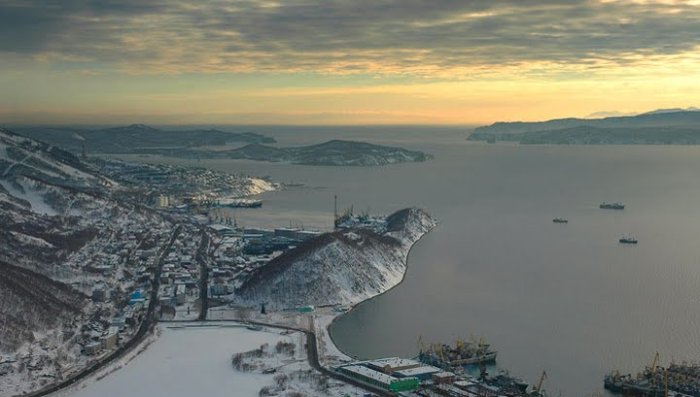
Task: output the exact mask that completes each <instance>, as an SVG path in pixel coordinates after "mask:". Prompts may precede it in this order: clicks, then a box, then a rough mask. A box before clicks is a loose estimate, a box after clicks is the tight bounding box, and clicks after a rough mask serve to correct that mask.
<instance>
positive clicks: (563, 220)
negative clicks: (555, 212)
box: [552, 218, 569, 223]
mask: <svg viewBox="0 0 700 397" xmlns="http://www.w3.org/2000/svg"><path fill="white" fill-rule="evenodd" d="M552 222H554V223H569V220H568V219H564V218H554V219H552Z"/></svg>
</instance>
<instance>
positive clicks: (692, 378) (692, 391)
mask: <svg viewBox="0 0 700 397" xmlns="http://www.w3.org/2000/svg"><path fill="white" fill-rule="evenodd" d="M658 361H659V358H658V354H657V356H656V357H655V358H654V361H653V362H652V364H651V365H649V366H647V367H646V368H645V369H644V371H642V372H639V373H638V374H637V375H636V376H633V375H632V374H627V375H621V374H620V373H619V372H617V371H615V372H612V373H610V374H608V375H606V376H605V379H604V381H603V386H604V387H605V388H606V389H607V390H610V391H611V392H613V393H620V394H623V395H625V396H640V397H665V396H672V395H674V394H675V395H676V396H678V395H683V396H691V397H700V365H698V364H689V363H685V362H684V363H682V364H676V363H671V364H670V365H669V366H668V367H665V368H664V367H662V366H658V365H657V363H658Z"/></svg>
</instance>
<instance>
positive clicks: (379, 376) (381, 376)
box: [342, 365, 397, 385]
mask: <svg viewBox="0 0 700 397" xmlns="http://www.w3.org/2000/svg"><path fill="white" fill-rule="evenodd" d="M342 368H343V370H345V371H348V372H352V373H355V374H358V375H362V376H365V377H368V378H371V379H374V380H377V381H379V382H382V383H385V384H387V385H390V384H391V382H394V381H396V380H397V379H396V378H395V377H393V376H391V375H387V374H385V373H382V372H379V371H375V370H373V369H370V368H367V367H363V366H361V365H348V366H346V367H342Z"/></svg>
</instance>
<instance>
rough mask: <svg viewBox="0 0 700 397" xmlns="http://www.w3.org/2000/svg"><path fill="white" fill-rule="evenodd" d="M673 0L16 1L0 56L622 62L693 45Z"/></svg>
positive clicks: (153, 61) (360, 65)
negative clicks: (670, 0)
mask: <svg viewBox="0 0 700 397" xmlns="http://www.w3.org/2000/svg"><path fill="white" fill-rule="evenodd" d="M668 3H673V2H669V1H666V2H663V4H661V3H655V2H651V1H632V0H629V1H611V2H603V3H601V2H599V1H593V0H568V1H567V0H560V1H531V0H505V1H492V0H488V1H487V0H472V1H453V0H353V1H345V0H335V1H334V0H290V1H280V2H275V1H266V0H248V1H245V0H241V1H210V2H203V1H195V0H193V1H176V0H170V1H143V0H128V1H116V0H115V1H97V0H92V1H89V0H82V1H81V0H76V1H60V0H56V1H38V0H34V1H32V0H26V1H25V0H17V1H4V2H2V3H1V5H0V52H2V53H4V54H5V56H14V57H27V56H33V55H42V56H53V57H57V58H59V59H69V60H78V61H80V60H84V61H85V62H90V63H93V64H94V63H98V64H101V65H112V67H118V68H128V69H133V70H137V71H149V70H150V69H153V70H155V71H158V70H161V71H162V70H172V71H176V72H186V71H226V70H239V71H240V70H269V71H285V70H303V71H321V72H329V73H332V72H333V71H334V70H336V71H340V72H370V73H384V72H391V71H397V72H406V73H421V70H422V71H434V70H436V69H437V70H439V69H454V68H460V67H463V68H474V67H488V66H489V65H508V64H517V63H521V62H532V61H542V62H556V63H562V64H570V65H578V66H584V67H586V66H587V65H591V66H594V65H595V64H596V62H598V61H601V62H608V63H616V64H620V65H624V64H628V63H630V62H636V61H635V59H636V58H635V56H639V55H643V56H647V57H648V56H655V55H662V56H663V55H674V54H679V53H683V52H687V51H691V50H693V49H694V48H696V47H697V46H698V45H699V44H700V29H698V26H700V7H699V6H694V5H690V4H687V3H688V2H684V1H677V2H675V4H668ZM0 55H1V54H0Z"/></svg>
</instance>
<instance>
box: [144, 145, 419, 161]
mask: <svg viewBox="0 0 700 397" xmlns="http://www.w3.org/2000/svg"><path fill="white" fill-rule="evenodd" d="M139 153H143V154H158V155H163V156H175V157H180V158H199V159H246V160H256V161H268V162H285V163H290V164H301V165H329V166H375V165H387V164H396V163H406V162H418V161H426V160H428V159H430V158H431V156H430V155H429V154H426V153H423V152H420V151H413V150H407V149H402V148H397V147H391V146H383V145H375V144H371V143H366V142H357V141H344V140H331V141H328V142H324V143H321V144H317V145H309V146H296V147H281V148H280V147H274V146H269V145H262V144H257V143H253V144H250V145H246V146H243V147H241V148H237V149H232V150H201V149H192V148H182V149H176V150H173V149H142V150H139Z"/></svg>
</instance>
